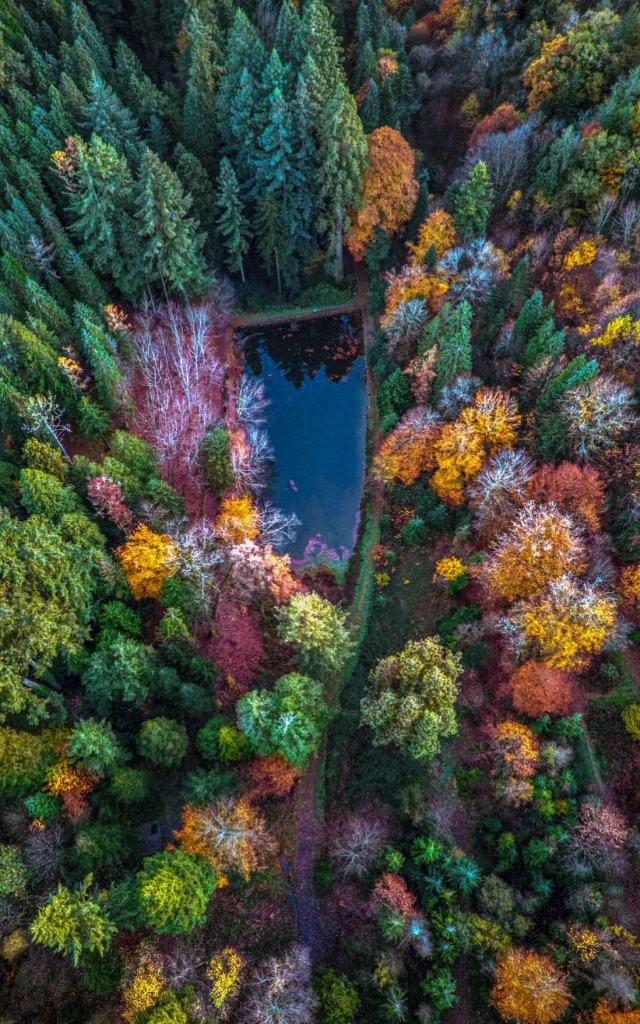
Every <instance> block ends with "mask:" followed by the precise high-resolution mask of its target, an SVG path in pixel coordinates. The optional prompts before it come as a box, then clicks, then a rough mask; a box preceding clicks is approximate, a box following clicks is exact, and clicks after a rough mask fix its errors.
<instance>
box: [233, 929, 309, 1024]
mask: <svg viewBox="0 0 640 1024" xmlns="http://www.w3.org/2000/svg"><path fill="white" fill-rule="evenodd" d="M317 1002H318V1000H317V996H316V995H315V993H314V991H313V988H312V987H311V956H310V954H309V950H308V949H307V948H306V947H305V946H300V945H297V946H292V947H291V949H289V950H288V951H287V952H286V953H285V954H284V956H281V957H270V958H269V959H268V960H265V961H264V963H262V964H261V965H260V966H259V967H258V969H257V970H256V973H255V976H254V978H253V983H252V986H251V995H250V997H249V1000H248V1002H247V1005H246V1016H245V1020H247V1021H251V1022H252V1024H311V1022H312V1021H313V1019H314V1011H315V1009H316V1005H317Z"/></svg>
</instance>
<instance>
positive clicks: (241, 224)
mask: <svg viewBox="0 0 640 1024" xmlns="http://www.w3.org/2000/svg"><path fill="white" fill-rule="evenodd" d="M217 203H218V209H219V210H220V217H219V218H218V228H219V229H220V234H221V235H222V236H223V239H224V247H225V249H226V258H225V262H226V264H227V266H228V268H229V270H230V271H231V272H232V273H235V274H237V273H240V276H241V278H242V280H243V281H244V280H245V275H244V257H245V255H246V253H247V251H248V249H249V238H250V232H249V222H248V220H247V218H246V217H245V215H244V212H243V205H242V200H241V198H240V187H239V185H238V179H237V177H236V173H235V171H234V169H233V167H232V165H231V162H230V161H229V159H228V158H227V157H224V159H223V160H222V163H221V164H220V176H219V178H218V199H217Z"/></svg>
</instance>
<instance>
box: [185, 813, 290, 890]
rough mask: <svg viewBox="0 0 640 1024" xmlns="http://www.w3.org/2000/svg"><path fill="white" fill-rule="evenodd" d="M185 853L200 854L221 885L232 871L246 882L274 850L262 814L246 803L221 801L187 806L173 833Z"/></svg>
mask: <svg viewBox="0 0 640 1024" xmlns="http://www.w3.org/2000/svg"><path fill="white" fill-rule="evenodd" d="M176 839H177V840H178V841H179V842H180V845H181V846H182V849H183V850H184V852H185V853H193V854H200V856H202V857H204V859H205V860H206V861H207V862H208V863H209V864H210V865H211V867H212V868H214V870H215V872H216V874H217V875H218V878H219V880H221V884H224V880H225V879H226V877H227V874H228V872H229V871H231V870H235V871H237V872H238V873H239V874H240V875H242V877H243V878H244V879H245V880H246V881H248V880H249V879H250V877H251V875H252V874H253V873H254V871H257V870H258V868H259V867H260V865H261V864H262V862H263V859H264V857H265V856H266V855H267V854H268V853H270V852H271V851H272V849H273V840H272V839H271V837H270V835H269V833H268V832H267V828H266V825H265V820H264V816H263V815H262V813H261V812H260V811H259V810H257V809H256V808H255V807H253V806H252V805H251V804H250V803H249V801H248V800H246V799H240V800H220V801H218V803H217V804H212V805H211V806H209V807H196V806H195V805H193V804H187V805H186V806H185V807H184V809H183V811H182V828H181V829H180V831H179V832H176Z"/></svg>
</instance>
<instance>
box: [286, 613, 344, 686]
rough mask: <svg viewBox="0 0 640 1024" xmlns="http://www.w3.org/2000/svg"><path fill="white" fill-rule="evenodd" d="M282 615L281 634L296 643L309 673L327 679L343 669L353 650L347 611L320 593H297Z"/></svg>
mask: <svg viewBox="0 0 640 1024" xmlns="http://www.w3.org/2000/svg"><path fill="white" fill-rule="evenodd" d="M280 616H281V618H280V624H279V626H278V633H279V635H280V637H281V639H282V640H284V642H285V643H288V644H294V646H295V648H296V650H297V653H298V657H299V658H300V662H301V664H302V667H303V668H304V670H305V671H306V672H309V673H310V674H311V675H312V676H317V677H318V678H320V679H324V678H325V677H326V676H328V675H330V674H332V673H334V672H340V671H341V670H342V668H343V667H344V665H345V663H346V661H347V658H348V657H349V654H350V653H351V648H352V642H351V638H350V636H349V632H348V630H347V629H346V628H345V619H346V617H347V616H346V612H343V611H340V609H338V608H336V607H335V606H334V605H332V604H331V602H330V601H325V599H324V598H322V597H320V596H319V595H318V594H294V596H293V597H292V598H291V601H290V602H289V604H288V605H287V606H286V607H285V608H283V609H282V611H281V613H280Z"/></svg>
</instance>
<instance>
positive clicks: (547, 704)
mask: <svg viewBox="0 0 640 1024" xmlns="http://www.w3.org/2000/svg"><path fill="white" fill-rule="evenodd" d="M509 689H510V690H511V699H512V701H513V706H514V708H515V709H516V711H520V712H521V713H522V714H523V715H528V716H529V718H540V717H541V716H542V715H566V714H567V712H568V711H569V709H570V707H571V682H570V676H569V675H568V674H567V673H566V672H561V671H560V669H557V668H550V667H549V666H548V665H545V664H543V663H542V662H539V661H525V663H524V665H521V666H520V668H518V669H516V671H515V672H514V673H513V675H512V676H511V678H510V679H509Z"/></svg>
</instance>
